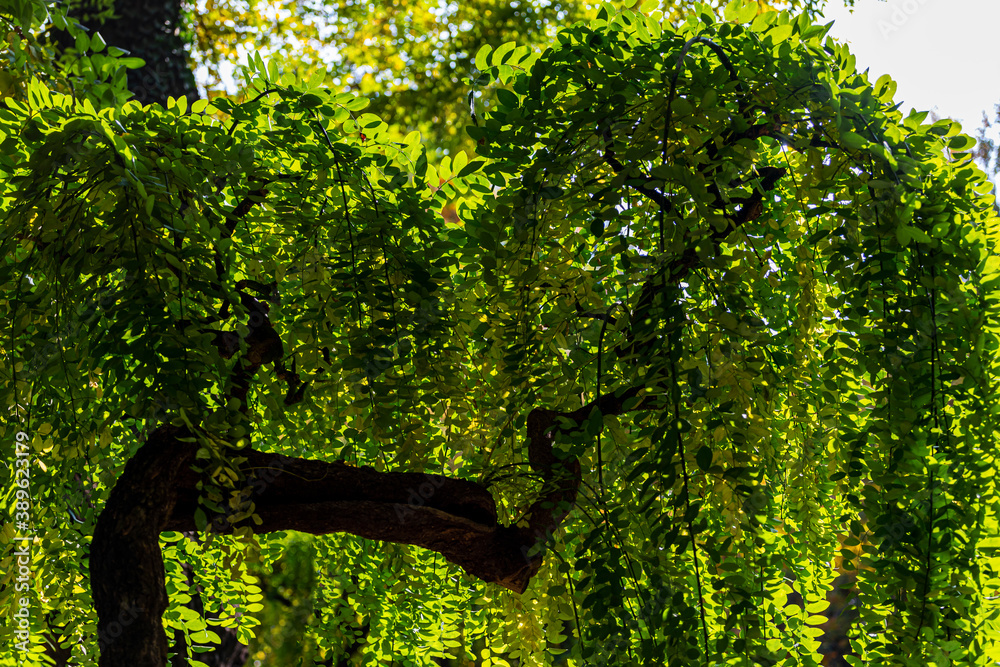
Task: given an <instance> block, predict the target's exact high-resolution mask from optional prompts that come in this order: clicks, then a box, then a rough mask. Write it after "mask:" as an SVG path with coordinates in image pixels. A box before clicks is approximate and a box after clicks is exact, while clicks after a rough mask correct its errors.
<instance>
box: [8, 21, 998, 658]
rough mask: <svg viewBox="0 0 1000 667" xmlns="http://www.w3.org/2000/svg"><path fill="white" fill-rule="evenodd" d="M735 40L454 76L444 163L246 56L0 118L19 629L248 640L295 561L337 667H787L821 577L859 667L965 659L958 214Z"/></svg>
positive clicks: (778, 32)
mask: <svg viewBox="0 0 1000 667" xmlns="http://www.w3.org/2000/svg"><path fill="white" fill-rule="evenodd" d="M757 9H758V8H757V7H756V6H749V7H744V6H742V5H739V4H736V3H734V4H732V5H730V6H729V7H727V10H726V14H725V20H721V19H719V18H717V17H715V16H713V15H712V13H711V12H710V10H709V9H708V8H707V7H702V8H699V9H698V10H697V11H696V12H695V13H693V14H692V15H691V16H690V17H689V18H688V19H687V20H686V21H685V22H684V23H683V24H682V25H680V26H678V27H677V28H672V27H669V26H668V27H665V26H664V25H663V23H662V22H661V20H662V18H663V17H662V16H661V15H658V14H656V13H653V14H651V15H644V14H641V13H633V12H629V11H624V12H615V10H614V9H613V8H610V7H606V8H604V10H603V11H601V12H599V13H598V15H597V16H596V17H595V18H594V20H593V21H592V22H591V24H590V25H589V26H587V25H577V26H574V27H572V28H570V29H567V30H565V31H563V32H561V33H560V34H559V36H558V39H557V42H556V44H555V45H554V46H553V48H551V49H550V50H548V51H546V52H545V53H544V54H542V55H541V56H538V55H536V54H533V53H532V52H531V51H530V49H528V48H526V47H518V46H516V45H514V44H504V45H501V46H500V47H498V48H496V49H481V50H480V51H479V52H478V53H477V55H476V67H477V68H478V69H479V70H480V71H482V72H484V73H486V77H487V78H488V81H484V82H483V83H484V85H495V86H496V93H495V98H494V100H495V104H494V105H491V107H490V110H489V112H488V113H486V114H484V115H483V117H482V118H481V124H480V126H479V127H478V128H476V127H474V128H473V129H472V130H470V132H471V138H472V139H473V140H474V141H475V142H476V146H477V147H479V152H480V153H481V156H480V157H479V158H470V156H469V155H468V154H466V153H461V152H456V153H454V154H452V155H449V156H447V157H446V158H444V159H442V160H440V161H439V162H438V163H437V165H433V164H430V163H429V160H428V159H427V152H426V151H425V150H424V148H423V147H422V145H421V144H420V143H419V138H418V137H417V136H416V135H415V134H410V135H407V137H406V139H404V140H403V141H397V140H396V138H397V133H396V132H394V131H391V130H390V129H389V128H388V126H387V125H386V124H385V123H384V122H382V121H381V120H380V119H379V118H378V117H377V116H374V115H372V114H366V113H364V112H363V107H364V104H365V103H364V101H363V100H360V99H358V98H356V97H355V96H354V95H352V94H349V93H336V92H332V91H330V90H329V89H326V88H323V87H322V83H323V80H325V76H324V77H323V79H322V80H321V79H320V78H319V77H317V78H316V79H315V80H313V81H303V80H301V79H297V78H296V77H295V75H294V74H293V73H285V74H283V73H282V72H280V71H279V68H278V66H277V64H274V65H271V66H269V65H268V64H266V63H264V61H263V59H261V58H255V59H254V62H253V64H252V65H251V68H250V69H251V73H252V78H251V79H250V80H249V81H248V82H247V85H246V88H247V94H246V96H245V101H242V102H233V101H231V100H226V99H215V100H213V101H212V102H211V104H210V103H209V101H208V100H201V101H198V102H196V103H194V104H191V105H190V108H189V106H188V103H187V101H186V100H181V101H178V102H176V103H174V104H170V105H168V108H163V107H160V106H148V107H141V106H140V105H138V104H137V103H134V102H132V103H127V104H121V103H120V101H119V97H117V96H118V95H119V94H120V92H121V89H120V87H116V85H115V79H116V78H117V81H118V83H119V84H120V83H121V80H122V77H121V75H120V72H121V71H122V70H121V69H120V68H116V67H115V66H116V63H117V62H118V61H117V59H116V58H115V57H113V56H108V59H107V60H106V61H102V62H103V63H104V65H106V66H102V67H100V68H92V70H95V71H96V75H98V76H97V78H95V75H94V74H92V75H91V83H90V85H89V86H88V87H87V88H86V90H85V91H84V92H83V93H80V94H79V96H78V97H72V96H68V95H62V94H59V93H57V92H53V91H51V90H49V89H48V88H47V87H46V86H45V85H43V84H42V83H41V82H40V81H38V80H34V81H29V82H27V83H26V84H25V86H24V89H23V93H19V94H18V95H9V96H8V97H7V98H6V99H5V102H6V106H7V108H6V109H4V110H3V111H2V112H0V132H2V133H3V136H4V139H3V144H2V145H3V146H4V149H5V151H4V158H3V160H2V161H0V168H2V169H3V170H4V180H3V181H2V184H3V188H4V190H3V194H2V196H3V200H2V202H3V203H2V206H3V208H4V217H3V221H4V222H3V224H4V234H3V235H2V236H0V238H2V239H3V240H2V244H3V256H4V258H5V260H4V263H3V264H2V265H0V290H2V291H0V301H2V302H3V303H4V306H5V307H6V308H7V310H8V311H9V312H10V317H9V318H8V321H7V322H5V327H6V328H5V329H4V330H3V331H2V332H0V335H2V339H3V340H4V341H9V343H7V342H5V347H4V350H5V356H4V358H3V361H2V363H3V366H2V368H0V372H2V377H3V378H4V379H3V384H2V385H0V386H2V390H0V391H2V393H3V401H4V405H8V406H11V408H10V411H9V413H5V415H4V417H5V421H4V432H3V433H4V440H3V442H4V446H5V447H10V451H8V452H7V453H8V457H7V459H6V460H8V461H17V460H22V459H23V460H27V459H30V461H31V467H30V469H31V471H32V476H31V477H30V482H31V483H30V489H31V491H30V496H31V500H30V502H29V501H27V500H24V499H23V498H21V497H19V496H18V495H17V491H18V489H20V488H21V487H20V486H17V487H15V486H14V485H9V486H7V487H5V488H9V489H10V491H9V492H7V493H6V495H5V497H4V502H5V504H6V505H7V507H9V508H13V509H14V510H15V511H22V512H25V513H27V514H29V516H28V518H27V519H26V520H25V523H30V526H29V527H30V530H31V534H32V535H34V536H35V539H34V540H33V541H31V542H30V544H31V556H30V561H31V562H30V567H29V568H28V570H29V574H28V575H26V576H27V577H28V579H29V581H31V583H32V584H33V588H32V590H33V592H34V593H33V594H34V596H33V597H32V598H31V603H32V614H31V616H30V619H31V620H30V624H31V627H32V629H33V630H34V633H33V635H32V639H31V640H30V641H32V642H35V645H36V646H39V647H40V642H41V641H42V640H43V638H44V637H45V636H46V634H45V633H48V635H49V636H55V637H56V638H57V639H58V641H59V642H60V643H62V644H64V645H65V646H66V648H68V649H69V650H70V651H71V652H72V659H73V660H74V661H77V662H80V663H83V664H93V661H94V656H95V653H96V652H97V649H98V648H100V652H101V658H100V660H101V664H102V665H105V666H106V665H117V664H123V665H125V664H128V665H147V664H148V665H154V664H155V665H161V664H163V663H164V662H165V661H166V659H167V653H168V643H167V637H168V636H170V635H172V634H174V633H175V632H176V633H180V634H181V635H183V636H184V638H185V641H184V642H183V645H182V648H183V651H184V653H185V654H184V655H181V656H177V657H175V663H180V662H183V661H184V660H188V661H189V662H192V661H194V660H196V658H197V654H198V652H199V651H200V650H201V649H202V648H208V647H210V646H211V645H213V644H215V643H217V642H218V640H219V639H220V637H218V633H216V632H215V628H217V627H220V626H228V627H232V628H234V629H235V632H236V633H237V636H238V637H239V638H240V639H241V640H243V641H247V640H248V639H249V637H250V635H251V634H252V633H253V632H254V628H255V627H256V625H257V623H258V620H259V619H258V618H257V616H256V615H257V614H258V612H260V611H262V608H261V600H262V599H263V597H264V596H265V594H268V595H273V593H274V591H273V590H270V589H269V590H264V589H265V588H266V586H265V587H261V586H258V585H257V583H256V582H255V581H254V580H253V579H252V578H249V577H246V576H245V575H246V573H247V572H249V571H251V570H252V569H253V568H255V567H258V564H263V566H264V567H269V566H270V564H271V563H273V562H275V561H276V560H277V559H278V558H279V557H280V556H281V554H282V552H283V550H284V549H285V548H286V547H287V546H288V538H287V536H286V535H284V534H283V533H284V531H286V530H299V531H304V532H310V533H314V534H316V535H317V536H318V537H316V538H315V539H314V540H313V541H312V542H311V549H312V550H313V551H312V552H311V553H309V554H308V556H303V555H302V554H301V552H299V553H300V555H299V557H298V559H295V558H291V559H290V560H289V561H288V562H289V563H292V562H299V563H301V562H303V561H306V562H308V561H309V560H312V561H313V562H314V563H315V564H316V566H315V570H314V573H315V580H314V582H313V584H312V586H313V590H314V591H316V592H315V600H316V601H317V604H316V605H315V607H314V609H315V611H316V612H317V613H316V614H314V616H313V618H314V619H315V620H313V621H312V624H311V625H310V627H309V630H308V637H309V639H308V642H309V650H310V651H315V655H317V656H318V657H321V659H324V660H327V661H328V662H329V663H331V664H332V663H333V661H335V660H340V659H342V658H343V657H345V656H350V657H351V658H352V659H354V660H366V661H372V662H379V663H384V664H415V665H423V664H432V663H433V662H435V661H437V662H440V661H444V660H458V661H465V662H473V663H474V664H475V663H481V664H501V665H502V664H549V663H555V662H559V661H572V662H574V663H580V664H592V663H595V664H635V663H640V664H642V663H649V664H663V663H666V664H747V663H751V664H753V663H760V664H816V663H817V662H818V661H819V659H820V656H819V655H818V654H817V649H818V648H819V641H817V640H816V639H815V638H816V637H817V636H819V635H820V634H822V628H819V627H817V626H818V625H820V624H822V623H824V622H825V621H826V617H825V616H823V615H822V612H823V611H824V610H826V609H827V606H828V601H827V592H828V591H829V590H830V588H831V582H832V581H833V580H834V579H835V578H836V577H837V576H838V575H840V574H841V573H842V572H846V573H853V575H854V576H855V577H856V580H857V587H858V591H859V595H858V596H857V598H856V599H857V603H856V606H857V610H856V612H855V613H856V620H855V627H856V630H855V631H854V633H853V634H852V640H853V641H852V650H853V651H854V652H855V653H856V654H857V655H858V660H860V661H862V662H864V663H880V664H881V663H886V664H928V663H930V662H936V663H942V662H944V661H945V660H950V661H952V662H953V663H956V664H979V663H982V662H985V661H987V660H992V659H995V657H996V650H995V647H994V633H993V630H992V629H991V626H990V618H991V617H992V615H993V614H994V613H995V602H994V601H993V597H994V593H995V589H996V586H997V583H996V582H997V580H996V577H995V573H994V569H993V563H992V561H991V560H990V559H988V558H986V555H987V554H988V550H989V549H991V548H992V547H993V546H994V543H995V540H996V533H997V531H996V524H995V521H994V519H993V512H992V509H993V507H994V506H995V502H996V491H995V487H994V486H993V484H992V477H993V474H992V468H991V465H992V460H993V457H994V456H995V447H996V438H995V434H994V432H995V429H996V425H995V416H994V413H995V410H994V409H993V407H992V405H993V403H995V401H994V400H993V399H994V397H995V395H996V391H995V382H994V377H995V369H996V349H997V345H996V329H997V327H996V309H995V306H994V302H995V301H996V294H995V291H996V290H995V286H996V280H997V277H998V276H997V274H998V269H1000V261H998V260H997V258H996V256H995V247H996V246H995V244H996V233H997V231H996V219H995V217H994V214H993V208H992V204H993V199H992V197H991V196H989V195H988V194H985V193H986V192H987V191H988V189H989V187H988V183H987V182H986V181H985V178H984V176H983V174H982V172H980V171H979V170H977V169H976V168H975V167H974V166H972V165H971V163H970V160H971V158H970V157H969V156H967V155H966V156H964V157H961V158H960V159H959V160H957V161H952V160H950V159H949V156H948V152H947V151H949V150H950V151H952V152H953V153H955V154H960V153H962V152H963V151H967V150H968V149H969V148H971V146H972V140H971V139H969V138H968V137H964V136H961V135H959V134H958V130H957V127H956V126H955V125H953V124H952V123H950V122H949V121H941V122H938V123H934V124H923V123H922V121H923V117H922V116H921V115H920V114H916V115H912V116H910V117H907V118H903V117H902V116H901V115H900V114H899V112H898V110H897V109H896V108H895V106H894V104H893V101H892V92H893V87H894V86H893V84H892V82H891V80H889V79H888V78H887V77H886V78H883V79H880V80H879V81H877V82H876V83H875V84H874V85H872V84H871V83H870V82H868V81H867V79H866V78H865V75H864V74H859V73H857V72H856V70H855V67H854V62H853V57H851V56H850V54H849V53H848V51H847V50H846V49H845V48H844V47H842V46H839V45H837V44H835V43H833V42H832V41H827V40H826V39H825V28H823V27H820V26H812V25H811V24H810V23H809V22H808V20H806V19H792V18H790V17H789V16H787V15H777V14H773V13H772V14H766V15H762V16H758V15H757ZM22 47H23V44H22V42H20V41H16V40H15V41H14V42H13V43H12V49H15V51H14V52H15V55H16V54H18V53H23V51H17V49H21V48H22ZM88 57H90V56H88ZM78 73H79V72H78ZM102 73H103V74H105V75H106V77H107V78H110V79H112V81H110V82H108V81H102V80H101V79H100V78H99V75H100V74H102ZM56 74H58V72H56ZM80 75H81V76H82V74H80ZM53 76H55V75H53ZM67 88H68V87H67ZM107 91H112V97H111V100H112V103H110V104H104V103H102V100H103V99H104V97H105V96H106V95H105V94H106V93H107ZM449 201H450V202H456V201H457V205H456V206H455V212H456V214H457V216H458V217H457V220H456V221H450V220H446V219H444V218H442V216H440V215H439V214H438V213H437V211H439V210H440V209H441V207H442V206H443V205H444V203H446V202H449ZM18 433H24V434H25V435H23V436H21V435H16V434H18ZM16 442H21V443H30V444H29V445H26V444H20V445H17V446H12V445H8V444H7V443H16ZM16 469H17V466H12V471H13V470H16ZM12 476H13V479H14V480H15V481H17V480H19V479H25V476H24V475H23V474H20V475H16V476H14V475H12ZM18 502H21V503H27V508H25V509H22V507H19V506H18V505H17V503H18ZM67 504H68V505H69V507H70V509H72V510H73V511H72V512H65V513H64V512H63V511H62V508H64V507H66V506H67ZM15 521H21V519H19V518H16V515H15ZM26 530H27V529H25V528H22V527H19V526H17V525H16V524H15V523H13V522H11V523H6V524H5V526H4V540H5V541H6V542H5V544H9V546H8V547H7V549H8V552H6V555H5V558H9V559H13V555H11V554H13V553H14V550H15V548H17V547H18V546H20V545H21V544H23V543H22V542H12V541H10V540H11V539H12V538H13V537H14V536H15V535H16V534H17V533H19V532H21V534H22V535H23V534H24V531H26ZM296 548H298V547H296ZM290 553H291V554H293V553H295V552H294V550H290ZM88 559H89V571H88V569H87V568H85V567H84V566H85V565H88V563H87V562H86V561H87V560H88ZM13 562H15V561H14V560H8V561H7V563H6V564H11V563H13ZM5 571H7V572H10V573H12V574H9V575H7V578H6V579H5V580H4V581H3V586H4V587H3V589H2V590H0V605H3V606H4V609H9V612H10V613H11V614H16V613H17V612H18V609H19V605H20V599H19V597H18V595H17V594H16V590H17V589H16V578H17V577H18V576H19V574H17V571H15V569H14V568H7V569H6V570H5ZM275 585H280V584H277V583H276V584H275ZM195 592H197V593H198V595H199V596H200V598H201V600H202V607H203V608H202V610H198V609H194V608H192V606H190V605H189V602H190V601H191V599H192V597H193V595H194V593H195ZM279 593H280V591H279ZM12 617H13V618H16V616H12ZM165 629H166V632H165V631H164V630H165ZM8 636H10V634H8ZM13 639H16V636H15V637H13Z"/></svg>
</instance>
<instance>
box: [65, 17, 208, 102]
mask: <svg viewBox="0 0 1000 667" xmlns="http://www.w3.org/2000/svg"><path fill="white" fill-rule="evenodd" d="M110 4H111V3H110V2H108V1H107V0H83V1H82V2H80V3H79V4H77V5H76V6H75V7H74V8H73V9H72V10H71V12H70V15H71V16H73V17H74V18H76V19H77V20H78V21H80V23H81V24H82V25H83V26H84V27H86V28H87V29H88V31H89V32H90V34H93V33H94V32H99V33H101V37H102V38H103V39H104V41H105V42H106V43H107V44H108V45H109V46H117V47H118V48H120V49H124V50H125V51H128V52H129V54H130V55H132V56H134V57H137V58H142V59H143V60H145V61H146V66H145V67H142V68H140V69H137V70H130V71H129V72H128V88H129V90H130V91H132V93H133V94H134V95H135V99H137V100H138V101H140V102H141V103H143V104H153V103H159V104H163V105H166V103H167V97H168V96H172V97H180V96H182V95H186V96H187V98H188V100H189V101H190V100H194V99H197V97H198V89H197V87H196V86H195V81H194V74H193V73H192V72H191V68H190V67H189V65H188V58H187V52H186V49H185V45H184V40H183V39H181V18H182V17H181V3H180V0H117V1H115V2H113V7H112V10H113V16H112V17H111V18H107V19H101V18H99V16H98V15H99V14H101V13H102V12H103V10H104V9H105V8H107V7H108V6H109V5H110ZM55 38H56V41H57V42H59V43H60V44H62V46H64V47H67V46H72V44H73V41H72V40H71V39H69V35H68V34H66V33H58V34H56V35H55Z"/></svg>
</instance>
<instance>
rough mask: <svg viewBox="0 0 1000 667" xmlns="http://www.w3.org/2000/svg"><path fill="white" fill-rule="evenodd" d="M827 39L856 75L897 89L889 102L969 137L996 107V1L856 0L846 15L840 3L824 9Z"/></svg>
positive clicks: (999, 88)
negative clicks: (841, 44)
mask: <svg viewBox="0 0 1000 667" xmlns="http://www.w3.org/2000/svg"><path fill="white" fill-rule="evenodd" d="M824 15H825V17H826V20H824V21H822V22H824V23H825V22H828V21H829V20H834V21H836V23H835V24H834V26H833V29H832V30H831V32H830V34H831V35H833V36H834V37H835V38H837V39H839V40H841V41H847V42H848V43H849V44H850V49H851V53H853V54H854V55H855V56H856V57H857V65H858V69H859V70H861V71H864V70H865V69H866V68H868V69H869V70H870V72H869V75H870V76H869V79H870V80H871V81H872V82H873V83H874V82H875V80H876V79H877V78H878V77H879V76H881V75H882V74H888V75H890V76H891V77H892V78H893V80H894V81H896V82H897V84H898V87H897V89H896V96H895V97H896V101H897V102H900V101H902V102H903V106H902V107H901V111H903V114H904V115H906V112H907V111H909V109H910V108H911V107H913V108H916V109H917V110H918V111H930V110H934V111H935V112H936V113H937V114H938V115H939V116H941V117H949V118H953V119H955V120H958V121H961V122H962V127H963V130H964V131H965V133H966V134H969V135H974V134H975V131H976V129H977V128H978V127H979V126H980V124H981V121H982V114H983V112H984V111H985V112H986V113H987V115H988V116H989V117H990V118H991V119H992V118H993V117H994V113H995V112H994V106H995V105H996V104H997V103H1000V51H998V49H997V45H996V39H995V36H994V33H995V31H996V28H997V26H998V25H1000V1H998V0H888V1H887V2H879V1H878V0H857V6H856V7H855V9H854V12H853V13H852V12H851V11H850V10H848V9H847V8H845V7H844V6H843V3H842V2H841V1H840V0H828V5H827V8H826V10H824Z"/></svg>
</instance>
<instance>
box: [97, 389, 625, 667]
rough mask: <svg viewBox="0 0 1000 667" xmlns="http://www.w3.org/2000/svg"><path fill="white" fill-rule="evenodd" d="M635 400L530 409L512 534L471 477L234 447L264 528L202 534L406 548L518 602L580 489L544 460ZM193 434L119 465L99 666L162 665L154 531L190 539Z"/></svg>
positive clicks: (165, 429)
mask: <svg viewBox="0 0 1000 667" xmlns="http://www.w3.org/2000/svg"><path fill="white" fill-rule="evenodd" d="M638 393H639V389H638V388H633V389H629V390H627V391H625V392H619V393H618V394H617V395H616V394H608V395H605V396H602V397H601V398H600V399H599V400H597V401H594V402H593V403H591V404H589V405H586V406H584V407H582V408H580V409H579V410H576V411H574V412H565V413H564V412H556V411H552V410H541V409H536V410H533V411H532V412H531V413H530V414H529V416H528V450H529V458H530V460H531V465H532V467H533V468H534V469H535V470H536V471H537V472H539V473H540V474H541V475H542V477H543V479H544V480H545V485H544V486H543V493H542V495H541V496H540V497H539V498H538V499H537V500H536V501H535V502H534V504H533V505H532V507H531V509H530V511H529V513H528V516H527V517H526V521H525V522H523V523H522V525H520V526H503V525H500V524H498V522H497V512H496V504H495V501H494V499H493V497H492V496H491V495H490V493H489V491H487V490H486V489H485V488H483V487H481V486H479V485H478V484H476V483H474V482H471V481H468V480H462V479H454V478H450V477H445V476H442V475H427V474H421V473H408V472H379V471H377V470H374V469H372V468H357V467H353V466H350V465H347V464H346V463H343V462H340V461H334V462H326V461H315V460H310V459H298V458H292V457H288V456H282V455H280V454H270V453H265V452H258V451H254V450H241V451H236V450H234V451H232V452H231V455H232V456H233V457H240V458H243V459H245V460H243V461H242V462H241V463H240V464H239V469H240V471H241V473H242V474H243V476H244V477H245V479H246V495H245V498H244V501H245V502H244V504H243V505H242V506H241V507H239V508H237V511H241V510H244V509H249V507H250V505H249V503H251V502H252V503H253V509H254V511H255V513H256V514H257V516H258V517H259V518H260V520H261V524H260V525H256V524H253V523H250V522H249V519H243V520H242V521H233V520H231V519H233V518H237V516H236V514H235V513H234V514H233V515H231V516H216V517H213V518H212V522H211V526H210V529H211V530H213V531H217V532H223V533H225V532H229V531H232V530H233V529H234V528H235V527H238V526H240V525H244V524H246V525H251V526H253V529H254V531H255V532H257V533H267V532H272V531H276V530H298V531H302V532H308V533H313V534H327V533H335V532H346V533H351V534H353V535H358V536H360V537H365V538H368V539H375V540H385V541H391V542H397V543H401V544H412V545H416V546H420V547H424V548H426V549H430V550H432V551H436V552H438V553H440V554H442V555H443V556H444V557H445V558H446V559H448V560H449V561H451V562H452V563H454V564H456V565H458V566H460V567H461V568H462V569H464V570H465V571H466V572H468V573H469V574H471V575H473V576H476V577H478V578H479V579H482V580H483V581H486V582H490V583H496V584H499V585H501V586H504V587H506V588H509V589H510V590H513V591H515V592H518V593H521V592H524V590H525V589H526V588H527V586H528V583H529V582H530V580H531V577H532V576H533V575H534V574H535V573H536V572H537V571H538V568H539V566H540V565H541V562H542V557H543V552H544V544H545V542H546V541H547V540H548V539H549V538H550V537H551V535H552V532H553V531H554V530H555V529H556V528H558V526H559V524H560V522H561V521H562V520H563V518H564V517H565V516H566V514H567V513H568V511H569V508H570V507H571V506H572V504H573V502H574V501H575V499H576V493H577V489H578V487H579V483H580V466H579V463H578V462H577V461H576V460H575V459H561V458H559V457H558V456H556V454H555V453H554V452H553V449H552V445H553V443H554V441H555V439H556V436H557V435H559V434H564V433H568V432H570V431H573V430H576V429H578V428H580V426H581V425H582V424H583V422H584V421H586V419H588V418H589V417H590V415H591V414H592V411H593V409H594V408H597V409H599V410H600V411H601V412H602V414H620V413H621V412H623V411H624V410H625V409H626V406H627V405H629V404H628V403H627V401H628V400H629V399H630V398H633V397H635V396H637V395H638ZM641 407H642V405H641V403H637V404H636V405H632V406H631V408H632V409H639V408H641ZM190 437H191V434H190V433H189V432H187V431H186V430H183V429H179V428H176V427H173V426H161V427H160V428H158V429H157V430H156V431H154V432H153V433H152V434H151V435H150V437H149V439H148V440H147V441H146V443H145V444H143V446H142V447H140V449H139V451H138V452H137V453H136V455H135V456H134V457H133V458H132V459H131V460H130V461H129V462H128V464H127V465H126V466H125V470H124V472H123V473H122V475H121V477H120V478H119V479H118V482H117V484H116V485H115V488H114V489H113V490H112V493H111V496H110V497H109V499H108V503H107V505H106V506H105V508H104V511H103V512H102V513H101V516H100V518H99V519H98V522H97V528H96V530H95V532H94V540H93V543H92V545H91V556H90V574H91V587H92V589H93V594H94V605H95V608H96V610H97V614H98V619H99V621H98V630H99V632H100V641H101V658H100V665H101V667H119V666H126V665H127V666H128V667H162V665H164V664H166V660H167V638H166V635H165V633H164V630H163V626H162V623H161V616H162V614H163V611H164V610H165V609H166V606H167V594H166V588H165V583H164V568H163V559H162V556H161V554H160V548H159V541H158V538H159V534H160V532H162V531H168V530H169V531H191V530H196V526H195V520H194V511H195V509H196V508H197V499H198V495H199V491H198V488H197V483H198V481H199V474H198V473H196V472H195V471H193V470H192V469H191V464H192V463H193V462H194V461H195V453H196V451H197V448H198V445H197V444H196V443H194V442H186V441H184V440H185V439H188V438H190Z"/></svg>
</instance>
